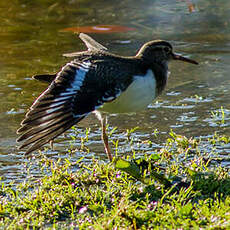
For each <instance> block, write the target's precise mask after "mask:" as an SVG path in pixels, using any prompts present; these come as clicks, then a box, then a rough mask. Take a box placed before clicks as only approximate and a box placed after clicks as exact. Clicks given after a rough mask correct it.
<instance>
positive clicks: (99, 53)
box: [17, 33, 198, 161]
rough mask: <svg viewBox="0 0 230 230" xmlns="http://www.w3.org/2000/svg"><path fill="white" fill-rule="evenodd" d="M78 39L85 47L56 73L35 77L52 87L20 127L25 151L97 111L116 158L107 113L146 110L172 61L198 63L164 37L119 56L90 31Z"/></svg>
mask: <svg viewBox="0 0 230 230" xmlns="http://www.w3.org/2000/svg"><path fill="white" fill-rule="evenodd" d="M79 38H80V39H81V40H82V41H83V42H84V43H85V45H86V47H87V50H86V51H81V52H75V53H71V54H65V55H64V56H67V57H72V58H73V59H72V60H71V61H70V62H68V63H67V64H65V65H64V66H63V67H62V68H61V69H60V71H58V72H57V73H55V74H41V75H35V76H33V78H34V79H36V80H39V81H43V82H46V83H49V86H48V87H47V89H46V90H45V91H44V92H42V93H41V94H40V96H39V97H38V98H37V99H35V101H34V102H33V104H32V106H31V107H30V108H29V111H28V112H27V113H26V115H25V118H24V120H23V121H22V122H21V126H20V128H19V129H18V130H17V133H18V134H20V136H19V138H18V139H17V142H22V144H21V145H20V146H19V149H26V150H25V154H26V155H27V154H30V153H31V152H33V151H35V150H38V149H40V148H41V147H42V146H43V145H45V144H47V143H49V142H52V141H53V140H54V139H55V138H56V137H58V136H59V135H61V134H63V133H64V132H65V131H67V130H68V129H70V128H71V127H72V126H74V125H76V124H77V123H78V122H80V121H81V120H82V119H84V118H85V117H87V116H88V115H89V114H90V113H95V114H96V116H97V118H98V119H99V120H100V122H101V128H102V141H103V143H104V148H105V152H106V154H107V156H108V159H109V161H112V160H113V156H112V152H111V149H110V147H109V143H108V136H107V134H106V123H107V119H106V118H105V117H104V114H107V113H131V112H132V113H133V112H138V111H141V110H144V109H145V108H146V107H147V106H148V105H149V104H150V103H151V102H152V101H153V100H154V99H155V98H156V97H157V96H159V95H160V94H161V93H162V91H163V90H164V88H165V86H166V83H167V79H168V75H169V71H168V63H169V61H171V60H178V61H184V62H188V63H191V64H198V62H196V61H195V60H192V59H190V58H187V57H184V56H182V55H179V54H176V53H174V52H173V47H172V45H171V44H170V43H169V42H167V41H164V40H152V41H149V42H147V43H145V44H144V45H143V46H142V47H141V48H140V49H139V50H138V52H137V53H136V55H135V56H120V55H117V54H113V53H110V52H109V51H108V49H107V48H106V47H105V46H103V45H101V44H100V43H98V42H97V41H95V40H94V39H93V38H91V37H90V36H88V35H87V34H84V33H80V35H79Z"/></svg>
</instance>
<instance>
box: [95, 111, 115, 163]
mask: <svg viewBox="0 0 230 230" xmlns="http://www.w3.org/2000/svg"><path fill="white" fill-rule="evenodd" d="M94 113H95V114H96V117H97V119H98V120H99V121H100V122H101V132H102V133H101V139H102V141H103V144H104V148H105V152H106V154H107V156H108V158H109V160H110V161H111V162H112V160H113V157H112V153H111V149H110V146H109V139H108V135H107V133H106V124H107V118H106V117H105V118H103V117H102V115H101V113H100V112H98V111H95V112H94Z"/></svg>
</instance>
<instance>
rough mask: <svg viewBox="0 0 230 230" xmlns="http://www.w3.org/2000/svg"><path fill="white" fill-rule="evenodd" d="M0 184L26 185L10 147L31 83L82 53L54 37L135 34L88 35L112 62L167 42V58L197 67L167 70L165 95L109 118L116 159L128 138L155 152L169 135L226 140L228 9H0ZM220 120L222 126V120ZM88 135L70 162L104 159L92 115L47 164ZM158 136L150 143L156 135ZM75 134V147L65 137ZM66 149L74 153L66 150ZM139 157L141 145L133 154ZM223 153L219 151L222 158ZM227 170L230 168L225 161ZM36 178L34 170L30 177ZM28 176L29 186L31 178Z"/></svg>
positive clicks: (203, 5)
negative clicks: (170, 50)
mask: <svg viewBox="0 0 230 230" xmlns="http://www.w3.org/2000/svg"><path fill="white" fill-rule="evenodd" d="M0 15H1V20H0V177H2V179H3V181H5V182H7V183H8V182H10V181H11V180H16V181H21V180H23V178H24V177H25V176H26V166H25V165H26V163H27V161H28V160H27V159H25V158H24V156H23V154H24V152H23V151H18V150H17V148H16V146H17V144H16V138H17V134H16V130H17V129H18V127H19V125H20V122H21V120H22V119H23V117H24V114H25V112H26V111H27V109H28V108H29V107H30V105H31V104H32V102H33V100H34V99H35V98H36V97H37V96H38V95H39V94H40V93H41V92H42V91H43V90H44V89H45V88H46V84H44V83H40V82H37V81H35V80H32V79H31V76H32V75H34V74H38V73H53V72H56V71H58V70H59V69H60V67H61V66H62V65H63V64H64V63H65V62H67V61H68V60H69V59H66V58H64V57H63V56H62V54H63V53H68V52H76V51H81V50H84V49H85V47H84V44H83V43H82V42H81V41H80V40H79V39H78V38H77V36H76V35H74V34H73V33H70V32H61V30H63V29H65V28H69V27H81V26H93V25H100V24H109V25H123V26H128V27H133V28H135V30H134V31H129V32H126V33H124V32H122V33H107V34H92V35H91V36H92V37H93V38H94V39H96V40H97V41H98V42H100V43H102V44H103V45H105V46H106V47H108V48H109V50H110V51H111V52H114V53H118V54H121V55H134V54H135V53H136V51H137V50H138V48H139V47H140V46H141V45H142V44H143V43H144V42H146V41H150V40H154V39H164V40H167V41H170V42H171V43H172V44H173V46H174V49H175V50H176V51H177V52H179V53H182V54H184V55H186V56H188V57H191V58H192V59H195V60H197V61H198V62H199V63H200V65H199V66H195V65H191V64H188V63H183V62H172V63H170V66H169V68H170V72H171V75H170V78H169V82H168V85H167V88H166V90H165V91H164V93H163V94H162V95H161V96H160V97H159V98H158V99H157V101H154V102H153V103H152V104H151V105H150V106H149V107H148V108H147V109H146V110H145V111H142V112H140V113H137V114H131V115H110V116H109V124H110V129H112V128H113V127H117V130H116V131H115V133H114V134H113V137H112V139H114V140H116V139H119V140H120V143H119V146H121V149H120V150H119V151H120V153H128V152H129V151H130V148H129V145H126V139H127V137H126V135H125V133H126V129H130V128H133V127H136V126H139V129H138V130H136V131H134V133H133V135H134V136H135V138H136V139H135V140H136V141H137V143H138V141H139V140H145V139H150V140H151V141H152V142H153V143H154V145H153V149H152V150H149V151H150V152H151V151H154V149H155V148H156V149H159V148H161V147H162V144H163V143H164V142H165V140H166V139H167V137H168V136H169V135H168V133H169V131H170V130H171V129H172V130H173V131H174V132H176V133H178V134H181V135H186V136H187V137H200V136H202V137H209V136H210V137H211V136H212V135H213V134H214V132H215V131H216V132H218V133H220V134H226V135H229V130H230V76H229V75H230V74H229V72H230V65H229V63H230V20H229V19H230V1H214V0H193V1H192V0H191V1H182V0H161V1H157V0H155V1H154V0H126V1H117V0H114V1H106V0H94V1H93V3H92V1H89V0H61V1H54V0H49V1H45V0H33V1H29V0H11V1H8V2H7V3H6V1H5V0H0ZM223 114H224V119H223ZM87 127H91V129H90V133H89V140H88V142H87V147H88V148H89V152H90V154H87V152H88V150H82V151H74V152H73V153H72V154H71V160H73V161H75V160H77V159H79V158H80V157H81V156H82V155H84V154H85V156H86V157H85V161H90V159H91V157H92V155H93V156H95V157H97V158H100V159H106V158H105V157H106V156H105V154H104V150H103V145H102V143H101V141H100V130H99V123H98V121H97V120H96V118H95V117H94V115H90V116H89V117H88V118H87V119H84V120H83V121H82V122H81V123H79V124H78V126H77V127H76V130H75V131H74V130H70V131H69V132H67V137H63V136H61V137H59V138H58V139H57V142H58V143H57V144H55V150H54V151H51V150H48V151H47V153H46V154H47V156H49V157H52V158H57V157H62V158H66V157H69V153H66V150H67V148H68V147H69V146H70V145H72V146H73V148H80V146H81V140H80V139H81V137H84V133H85V130H86V128H87ZM156 129H157V130H159V135H158V136H157V137H155V135H154V134H155V131H156ZM73 132H76V133H75V135H76V140H74V141H71V138H70V134H71V133H73ZM70 142H71V143H70ZM136 148H137V152H138V148H140V149H141V146H140V145H136ZM229 151H230V146H229V147H228V146H225V147H224V148H222V149H221V150H220V155H221V154H222V155H224V156H225V157H226V156H227V154H228V153H229ZM223 164H224V165H226V167H229V159H228V157H226V160H225V161H223ZM37 174H39V170H37V169H36V168H35V169H34V170H33V175H37ZM33 175H32V176H33Z"/></svg>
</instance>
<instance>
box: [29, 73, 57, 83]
mask: <svg viewBox="0 0 230 230" xmlns="http://www.w3.org/2000/svg"><path fill="white" fill-rule="evenodd" d="M32 78H33V79H36V80H38V81H42V82H46V83H51V82H52V81H53V80H54V79H55V78H56V74H41V75H34V76H33V77H32Z"/></svg>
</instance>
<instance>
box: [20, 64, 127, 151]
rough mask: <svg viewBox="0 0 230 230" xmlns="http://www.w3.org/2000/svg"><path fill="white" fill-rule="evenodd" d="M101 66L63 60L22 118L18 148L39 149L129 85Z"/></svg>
mask: <svg viewBox="0 0 230 230" xmlns="http://www.w3.org/2000/svg"><path fill="white" fill-rule="evenodd" d="M97 62H98V63H97ZM107 64H108V63H107ZM112 65H113V64H112ZM104 68H105V64H104V63H103V61H102V60H99V61H90V60H86V61H81V62H78V61H72V62H70V63H68V64H66V65H65V66H64V67H63V68H62V70H61V71H60V72H59V73H58V74H57V77H56V78H55V80H54V81H53V82H52V83H51V85H50V86H49V87H48V88H47V89H46V90H45V91H44V92H43V93H42V94H41V95H40V96H39V97H38V98H37V99H36V100H35V102H34V103H33V105H32V106H31V107H30V110H29V112H28V113H27V114H26V117H25V119H24V120H23V121H22V123H21V128H19V129H18V131H17V132H18V133H19V134H21V136H20V137H19V138H18V140H17V141H18V142H20V141H24V142H23V144H22V145H21V146H20V148H19V149H22V148H25V147H27V148H28V149H27V151H26V154H29V153H31V152H32V151H34V150H36V149H39V148H40V147H41V146H43V145H44V144H46V143H48V142H49V141H51V140H53V139H54V138H56V137H57V136H59V135H60V134H62V133H63V132H65V131H66V130H67V129H69V128H71V127H72V126H73V125H74V124H76V123H78V122H79V121H80V120H82V119H83V118H84V117H85V116H87V115H88V114H89V113H90V112H92V111H94V110H95V109H97V108H98V107H100V106H101V105H103V103H105V102H109V101H112V100H114V99H115V98H116V97H117V96H119V94H120V93H121V91H122V90H124V89H125V87H127V86H128V85H127V86H125V85H124V84H122V85H119V80H117V79H116V78H115V79H114V78H112V77H110V76H112V75H111V74H109V73H108V71H105V70H104ZM108 69H110V68H108Z"/></svg>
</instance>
